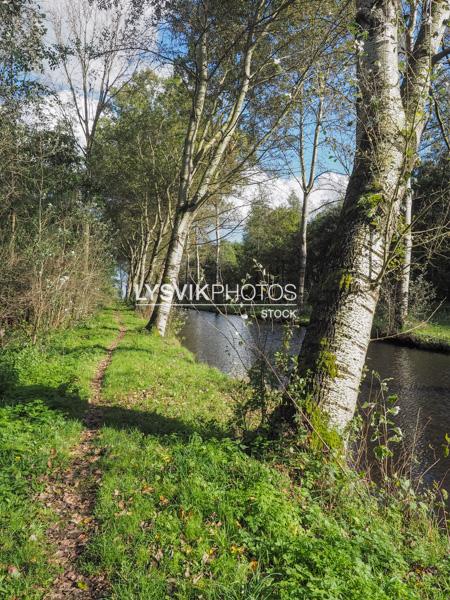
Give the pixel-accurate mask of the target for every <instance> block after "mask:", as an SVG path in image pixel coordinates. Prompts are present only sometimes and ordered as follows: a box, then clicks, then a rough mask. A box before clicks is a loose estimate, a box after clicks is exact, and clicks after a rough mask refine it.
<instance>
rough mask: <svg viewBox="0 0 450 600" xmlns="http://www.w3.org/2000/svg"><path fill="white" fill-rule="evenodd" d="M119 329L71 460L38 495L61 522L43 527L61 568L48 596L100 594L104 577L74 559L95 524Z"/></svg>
mask: <svg viewBox="0 0 450 600" xmlns="http://www.w3.org/2000/svg"><path fill="white" fill-rule="evenodd" d="M125 332H126V329H125V327H123V326H120V329H119V334H118V336H117V338H116V339H115V340H114V342H113V343H112V344H111V345H110V346H109V348H108V353H107V355H106V356H105V358H104V359H103V360H102V361H101V362H100V364H99V365H98V368H97V371H96V373H95V376H94V378H93V380H92V382H91V390H92V393H91V396H90V399H89V407H88V409H87V411H86V413H85V415H84V419H83V421H84V425H85V429H84V430H83V432H82V434H81V437H80V441H79V443H78V444H77V445H76V446H75V447H74V448H73V449H72V453H71V454H72V461H71V463H70V464H69V465H68V467H67V468H66V469H65V470H64V471H60V472H59V473H56V474H54V475H51V476H48V477H47V478H46V487H45V491H44V492H43V493H42V494H40V496H39V499H40V500H41V501H42V502H43V503H44V504H45V506H46V507H48V508H50V509H51V510H52V511H53V512H55V513H56V514H57V515H58V517H59V521H58V523H56V524H55V525H53V526H52V527H51V528H50V529H49V530H48V531H47V539H48V541H49V544H51V545H52V546H53V547H54V548H55V552H54V554H53V557H52V558H51V561H52V562H53V563H54V564H56V565H58V567H59V568H60V569H61V573H60V575H59V576H58V577H57V578H56V579H55V581H54V582H53V584H52V587H51V589H50V590H49V592H48V593H47V594H46V595H45V599H46V600H62V599H72V598H77V599H86V600H87V599H89V600H93V599H98V598H102V597H104V595H105V593H106V591H107V588H108V582H107V580H106V578H105V577H104V576H86V575H84V574H83V573H82V572H81V571H80V568H79V565H78V562H79V560H78V559H79V558H80V556H81V554H82V553H83V550H84V549H85V547H86V545H87V543H88V541H89V539H90V538H91V537H92V536H93V534H94V533H95V531H96V529H97V527H98V523H97V522H96V521H95V519H94V518H93V516H92V514H93V510H94V507H95V499H96V494H97V490H98V486H99V483H100V480H101V476H102V473H101V471H100V470H99V469H98V468H97V466H96V463H97V461H98V460H99V458H100V457H101V454H102V449H101V448H99V447H98V446H97V445H96V440H97V438H98V436H99V432H100V428H101V425H102V423H103V412H102V408H101V405H100V402H101V392H102V386H103V380H104V377H105V372H106V369H107V368H108V366H109V365H110V363H111V359H112V355H113V352H114V350H115V349H116V348H117V346H118V344H119V342H120V340H121V339H122V338H123V336H124V335H125Z"/></svg>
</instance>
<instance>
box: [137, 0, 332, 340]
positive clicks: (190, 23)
mask: <svg viewBox="0 0 450 600" xmlns="http://www.w3.org/2000/svg"><path fill="white" fill-rule="evenodd" d="M298 4H299V5H300V6H301V7H302V10H303V9H304V13H305V15H307V14H308V12H317V10H319V8H318V7H319V4H318V3H317V4H316V3H315V2H314V3H311V2H309V3H304V2H299V3H298ZM294 7H295V10H297V9H298V6H297V2H296V0H251V1H249V2H234V1H233V2H227V3H226V4H225V3H223V2H218V1H217V2H216V1H215V0H214V1H211V2H198V1H197V0H192V1H190V2H181V3H178V2H175V3H174V4H173V5H172V6H171V7H170V9H169V13H168V16H167V17H166V18H167V21H168V23H169V25H170V28H171V31H172V32H175V33H176V35H175V43H174V40H173V39H172V46H175V47H176V48H181V49H182V50H185V53H184V54H183V53H181V55H180V52H178V55H177V60H176V61H175V63H176V68H178V69H183V70H184V74H185V75H186V78H187V80H186V83H187V86H188V89H189V90H190V92H191V99H192V109H191V114H190V118H189V122H188V126H187V129H186V136H185V142H184V150H183V158H182V163H181V169H180V184H179V189H178V200H177V207H176V211H175V217H174V226H173V231H172V236H171V240H170V243H169V250H168V255H167V261H166V265H165V270H164V275H163V282H164V283H166V284H171V286H170V285H169V286H164V287H163V288H161V290H160V293H159V296H158V299H157V306H156V308H155V310H154V311H153V314H152V316H151V319H150V322H149V324H148V327H149V328H153V327H155V328H156V329H157V330H158V331H159V333H160V334H161V335H164V334H165V331H166V327H167V323H168V318H169V314H170V309H171V306H172V298H173V287H174V284H175V283H176V281H177V279H178V274H179V270H180V265H181V261H182V256H183V250H184V246H185V243H186V239H187V236H188V232H189V228H190V226H191V223H192V221H193V219H194V217H195V213H196V211H197V210H198V209H199V208H201V206H203V205H204V204H205V203H207V202H208V201H209V199H210V198H211V197H213V196H214V195H215V194H217V193H218V192H220V190H221V187H223V185H224V183H225V182H228V183H229V182H230V178H231V180H232V179H233V177H235V176H236V173H238V172H239V170H243V169H245V168H246V167H247V166H248V164H249V163H250V162H251V161H252V160H254V159H255V156H256V155H257V152H258V148H260V147H261V146H262V144H264V142H265V141H266V140H267V138H268V136H269V134H270V132H271V131H273V129H274V128H275V127H276V126H277V124H278V122H279V120H280V119H281V118H282V116H283V115H284V114H285V113H286V112H287V110H288V108H289V106H290V104H291V102H292V100H293V99H295V97H296V95H297V93H298V90H299V86H300V83H301V81H302V79H303V77H304V76H305V74H306V73H307V72H308V68H309V66H310V65H311V63H312V62H314V61H315V60H316V57H317V54H319V53H320V52H324V51H325V49H326V48H327V47H328V44H329V43H330V38H332V37H333V36H334V35H335V30H336V28H337V26H336V24H335V21H333V20H332V19H331V20H327V19H324V20H323V23H324V26H323V31H321V32H315V33H316V35H315V37H313V36H312V35H310V36H308V33H307V30H306V29H305V22H304V21H302V23H301V25H298V20H297V23H296V22H295V20H296V18H297V17H298V14H299V13H298V12H297V13H295V12H294V10H293V8H294ZM288 17H291V18H292V20H291V23H292V25H294V24H295V26H292V27H290V25H291V23H289V22H288V21H287V18H288ZM294 29H295V30H296V32H297V33H298V32H299V31H300V30H301V31H302V32H303V34H302V35H303V40H304V43H305V45H304V48H303V49H304V50H305V49H306V47H307V50H308V53H307V54H305V53H303V52H300V51H299V52H297V54H296V60H299V58H300V57H301V58H302V59H304V61H305V62H304V70H303V71H302V73H301V76H300V77H295V76H294V77H292V76H291V74H290V71H289V69H287V70H286V69H285V68H281V67H280V64H279V63H278V62H277V61H275V60H274V59H275V58H276V57H277V55H278V54H279V53H280V52H281V51H282V52H283V54H284V53H285V50H286V48H287V47H288V45H289V40H290V39H291V36H292V35H294V32H293V30H294ZM306 42H307V43H306ZM280 60H281V59H280ZM286 64H288V63H286ZM290 64H291V65H292V58H291V63H290ZM288 81H289V82H290V84H291V92H290V94H287V93H286V84H287V82H288ZM283 85H284V89H283V92H284V93H279V90H280V86H281V88H282V87H283ZM277 92H278V93H277ZM257 105H259V108H261V107H262V108H263V110H261V111H258V112H257V115H258V116H255V115H256V112H255V110H254V108H255V106H257ZM240 132H242V133H245V137H241V138H240V139H241V140H242V142H243V141H244V139H245V140H246V143H241V144H240V145H239V146H238V145H237V143H238V139H237V138H238V134H239V133H240ZM233 152H237V153H238V154H239V155H240V156H239V158H238V159H237V161H236V163H237V164H236V165H235V166H234V167H232V168H231V169H229V168H226V165H227V164H229V161H227V160H226V159H227V156H228V155H229V154H230V153H233ZM170 290H172V291H170Z"/></svg>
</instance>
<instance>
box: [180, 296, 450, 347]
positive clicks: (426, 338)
mask: <svg viewBox="0 0 450 600" xmlns="http://www.w3.org/2000/svg"><path fill="white" fill-rule="evenodd" d="M269 308H273V309H275V307H269ZM186 310H194V311H199V312H208V313H211V314H216V315H222V316H224V317H227V316H235V317H239V316H240V317H242V315H246V317H249V316H250V317H251V318H255V319H257V320H258V321H263V322H268V321H274V322H275V323H287V322H289V319H285V318H283V317H281V318H279V319H264V318H263V317H262V316H261V310H256V309H253V313H252V314H251V315H249V314H248V313H245V312H244V313H242V312H239V311H242V308H241V307H239V306H233V305H231V306H230V310H229V311H228V310H227V311H226V312H224V311H221V310H219V309H218V308H217V307H215V306H210V307H209V306H208V307H206V306H198V307H193V308H188V309H186ZM296 324H298V325H301V326H302V327H307V326H308V324H309V316H308V315H300V316H299V318H298V320H297V321H296ZM371 341H372V342H376V343H380V342H384V343H386V344H392V345H394V346H402V347H404V348H413V349H414V348H415V349H416V350H425V351H428V352H438V353H440V354H450V342H447V341H445V340H443V339H440V338H437V337H433V336H430V335H420V334H418V335H417V334H413V333H399V334H397V335H395V336H390V337H389V336H386V337H380V338H374V339H372V340H371Z"/></svg>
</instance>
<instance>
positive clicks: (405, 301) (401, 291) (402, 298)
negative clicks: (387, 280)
mask: <svg viewBox="0 0 450 600" xmlns="http://www.w3.org/2000/svg"><path fill="white" fill-rule="evenodd" d="M404 208H405V233H404V234H403V244H404V247H405V249H404V256H403V264H402V267H401V273H400V281H399V282H398V288H397V289H398V293H397V297H396V304H395V330H396V331H397V332H400V331H402V329H403V328H404V326H405V322H406V319H407V317H408V311H409V282H410V279H411V255H412V231H411V224H412V189H411V180H409V181H408V186H407V190H406V194H405V201H404Z"/></svg>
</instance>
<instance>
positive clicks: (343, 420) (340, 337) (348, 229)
mask: <svg viewBox="0 0 450 600" xmlns="http://www.w3.org/2000/svg"><path fill="white" fill-rule="evenodd" d="M356 4H357V23H358V25H359V28H360V32H361V37H360V39H359V44H360V46H361V50H362V51H360V55H359V60H358V81H359V98H358V103H357V116H358V124H357V134H356V156H355V162H354V167H353V172H352V175H351V177H350V181H349V186H348V190H347V194H346V197H345V201H344V206H343V211H342V215H341V221H340V227H339V228H338V230H337V231H338V235H339V239H337V240H336V241H335V244H334V247H333V249H332V251H331V256H330V260H329V261H328V264H329V269H328V273H327V275H326V276H325V278H324V281H323V284H322V289H321V294H320V299H319V300H318V301H317V303H316V304H315V306H314V310H313V314H312V316H311V323H310V326H309V328H308V330H307V333H306V337H305V340H304V343H303V348H302V351H301V354H300V357H299V370H300V374H302V375H304V376H306V380H307V395H308V397H309V398H310V399H311V400H313V401H314V402H315V403H316V404H318V405H319V406H320V407H321V409H322V411H323V413H324V414H325V415H327V416H328V418H329V424H330V425H331V426H333V427H335V428H336V429H338V430H341V431H342V430H344V428H345V427H346V425H347V424H348V423H349V421H350V420H351V418H352V417H353V414H354V411H355V407H356V401H357V397H358V392H359V385H360V381H361V374H362V369H363V366H364V363H365V358H366V352H367V348H368V345H369V340H370V332H371V328H372V321H373V316H374V312H375V308H376V304H377V301H378V295H379V291H380V284H381V280H382V277H383V275H384V270H385V269H386V266H387V262H388V260H389V249H390V243H391V240H392V235H393V232H394V230H395V227H396V225H397V217H398V213H399V205H400V202H401V200H402V198H403V196H404V194H405V192H406V186H407V181H408V180H409V178H410V175H411V171H412V168H413V164H414V160H415V154H416V151H417V149H418V144H419V142H420V137H421V134H422V131H423V126H424V122H425V108H426V102H427V97H428V88H429V81H430V75H431V65H432V56H433V54H434V53H435V52H436V51H437V50H438V48H439V45H440V43H441V40H442V36H443V33H444V31H445V22H446V19H448V17H449V15H450V7H449V2H448V0H440V1H439V0H436V1H435V2H433V3H431V8H430V14H429V15H425V16H424V20H423V23H422V26H421V29H420V31H419V33H418V36H417V40H416V45H415V48H414V52H413V56H412V57H411V60H410V64H409V66H408V73H407V76H406V83H405V85H404V86H403V88H402V87H401V74H400V71H399V49H398V32H399V29H400V27H401V21H402V14H401V4H400V3H399V2H397V0H381V1H380V0H358V1H357V3H356Z"/></svg>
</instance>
